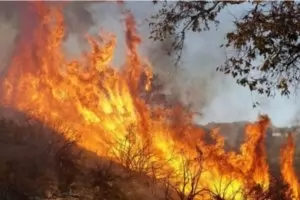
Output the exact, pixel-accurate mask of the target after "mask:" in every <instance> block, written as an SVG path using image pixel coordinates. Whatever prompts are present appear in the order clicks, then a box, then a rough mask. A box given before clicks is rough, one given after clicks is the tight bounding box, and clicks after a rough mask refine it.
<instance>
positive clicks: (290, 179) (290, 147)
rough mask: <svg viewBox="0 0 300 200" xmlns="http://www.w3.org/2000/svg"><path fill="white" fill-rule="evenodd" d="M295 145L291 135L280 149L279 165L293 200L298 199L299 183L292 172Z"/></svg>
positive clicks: (299, 193)
mask: <svg viewBox="0 0 300 200" xmlns="http://www.w3.org/2000/svg"><path fill="white" fill-rule="evenodd" d="M294 155H295V144H294V141H293V137H292V135H291V134H289V135H288V139H287V141H286V143H285V144H284V145H283V147H282V149H281V156H280V158H281V159H280V165H281V174H282V177H283V179H284V181H285V182H286V183H287V184H288V185H289V187H290V190H291V191H290V192H292V194H293V197H294V198H295V199H299V197H300V183H299V180H298V178H297V175H296V173H295V171H294V166H293V165H294Z"/></svg>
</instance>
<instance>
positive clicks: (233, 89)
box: [0, 2, 300, 126]
mask: <svg viewBox="0 0 300 200" xmlns="http://www.w3.org/2000/svg"><path fill="white" fill-rule="evenodd" d="M25 4H26V2H0V30H1V31H0V48H1V51H0V59H1V63H2V64H1V66H0V69H3V68H5V67H6V64H7V63H8V62H9V59H10V58H11V55H12V54H13V52H14V49H16V48H17V47H16V46H15V40H16V38H17V37H18V34H19V30H20V23H19V22H20V19H19V18H20V13H22V12H23V9H24V5H25ZM124 6H125V8H126V9H128V10H130V11H131V12H132V13H133V15H134V16H135V18H136V22H137V28H138V31H139V34H140V35H141V37H142V40H143V43H142V46H141V47H140V52H141V54H142V55H143V56H145V57H147V58H148V59H149V61H150V62H151V63H152V65H153V68H154V71H155V72H156V73H158V74H159V76H160V77H162V80H163V81H164V84H165V85H166V88H165V92H166V93H167V94H169V95H173V96H176V97H177V98H179V99H181V100H182V101H183V102H188V103H190V104H191V105H192V108H193V109H194V110H195V111H198V112H201V113H202V117H200V118H198V119H197V121H198V122H199V123H207V122H211V121H214V122H220V121H222V122H231V121H244V120H255V119H256V118H257V116H258V114H259V113H264V114H268V115H269V116H270V118H271V119H272V122H273V124H274V125H278V126H289V125H292V124H295V123H297V122H298V115H299V113H300V112H299V109H298V108H299V105H300V102H299V100H298V98H297V96H295V97H292V98H290V99H287V98H283V97H280V96H277V97H275V98H265V97H261V96H257V95H253V94H251V93H250V92H249V90H247V89H246V88H243V87H241V86H238V85H237V84H236V83H235V81H234V80H233V79H232V78H231V77H228V76H225V75H223V74H221V73H218V72H216V67H217V66H218V65H220V64H221V63H222V62H224V59H225V50H224V49H221V48H220V44H222V43H223V42H224V37H225V35H226V32H228V31H230V30H232V29H233V28H234V26H233V23H232V20H233V16H232V13H234V14H235V15H239V14H241V13H242V12H244V11H245V10H247V9H249V7H248V5H243V6H232V7H229V8H228V9H226V10H224V11H223V12H222V13H221V16H220V20H221V23H220V26H219V27H218V28H217V29H215V28H212V29H211V30H210V31H208V32H202V33H188V35H187V40H186V45H185V51H184V55H183V59H182V62H181V69H176V68H175V67H174V64H173V62H172V58H171V57H170V56H169V55H168V54H167V52H168V49H169V48H170V44H171V42H170V40H166V41H165V42H163V43H158V42H153V41H151V40H150V39H148V37H149V33H150V30H149V26H148V22H147V21H146V19H147V18H149V17H150V16H151V15H152V14H154V13H155V12H156V11H157V10H158V8H159V5H157V6H154V5H153V4H152V3H151V2H125V5H124ZM64 15H65V21H66V24H67V35H66V38H65V43H64V49H65V53H66V55H67V56H69V57H70V58H74V57H76V56H77V55H78V54H79V53H80V52H82V51H83V50H84V49H86V48H87V46H86V43H85V40H84V39H83V36H84V35H85V34H86V33H90V34H97V33H99V31H100V30H101V29H104V30H106V31H110V32H113V33H114V34H115V35H116V37H117V48H116V51H115V57H114V60H113V63H114V65H116V66H120V65H121V64H122V63H123V62H124V60H125V55H126V54H125V49H126V48H125V39H124V30H125V27H124V15H123V14H122V13H121V9H120V5H118V4H117V3H115V2H71V3H68V5H65V6H64ZM255 100H258V101H259V102H260V104H261V105H260V106H258V107H257V108H255V109H254V108H253V107H252V103H253V101H255Z"/></svg>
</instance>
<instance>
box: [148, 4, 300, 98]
mask: <svg viewBox="0 0 300 200" xmlns="http://www.w3.org/2000/svg"><path fill="white" fill-rule="evenodd" d="M242 3H247V4H249V7H250V10H249V11H245V12H244V14H243V15H242V16H241V17H240V18H235V20H234V24H235V30H233V31H232V32H229V33H227V35H226V42H225V43H224V44H222V45H221V46H224V47H226V48H227V49H230V50H232V49H233V50H234V53H233V54H230V55H228V56H227V58H226V61H225V62H224V64H223V65H221V66H219V67H218V68H217V70H218V71H221V72H224V73H225V74H231V75H232V76H233V77H234V78H235V79H236V80H237V83H238V84H240V85H242V86H245V87H249V89H250V90H251V91H257V92H258V93H260V94H264V95H266V96H274V95H275V93H276V91H279V92H280V93H281V95H286V96H288V95H289V94H290V93H291V91H292V90H293V89H296V87H297V86H298V84H299V78H300V69H299V67H298V65H299V61H300V43H299V39H298V37H299V32H300V24H299V23H298V21H299V20H300V2H295V1H273V2H263V1H255V2H252V3H249V2H245V1H231V2H227V1H226V2H220V1H178V2H176V3H174V2H171V3H168V2H164V5H163V7H162V8H161V9H160V10H159V12H158V13H157V14H156V15H154V16H153V17H152V20H151V22H150V27H151V28H152V32H151V33H152V35H151V38H153V39H154V40H165V39H166V38H168V37H171V38H173V39H174V40H173V50H174V51H175V52H176V53H177V58H178V59H177V61H178V60H179V59H180V58H181V52H182V49H183V47H184V40H185V35H186V32H187V31H193V32H201V31H204V30H209V29H210V27H211V26H212V25H213V24H216V25H218V23H222V19H220V20H221V21H218V20H217V17H218V14H219V13H220V12H221V11H222V10H223V9H224V8H225V7H227V6H229V5H233V4H242Z"/></svg>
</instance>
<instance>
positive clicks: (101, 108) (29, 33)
mask: <svg viewBox="0 0 300 200" xmlns="http://www.w3.org/2000/svg"><path fill="white" fill-rule="evenodd" d="M34 5H35V6H34V8H35V10H36V12H34V15H35V19H37V20H36V22H35V23H34V27H33V28H32V29H30V30H28V26H24V27H23V30H21V31H23V33H24V34H22V35H21V37H20V38H19V44H18V45H17V47H18V49H17V50H16V52H15V57H14V58H13V59H12V61H11V64H10V67H9V69H8V72H7V75H6V77H5V79H4V80H3V82H2V97H1V103H2V104H3V105H6V106H11V107H14V108H17V109H19V110H20V111H23V112H27V113H29V114H31V115H32V116H34V117H36V118H38V119H40V120H43V122H44V123H46V124H48V125H49V126H51V125H52V124H53V123H57V122H59V123H63V125H64V126H65V127H69V128H71V129H72V130H73V131H74V132H75V133H76V134H77V136H79V137H78V139H77V143H78V145H80V146H82V147H84V148H85V149H87V150H89V151H92V152H95V153H97V154H98V155H100V156H110V157H111V159H115V160H116V161H118V162H121V163H122V164H125V165H128V166H129V167H132V168H134V166H135V167H137V166H139V169H142V170H144V171H145V172H147V173H150V175H153V176H156V177H157V178H165V177H167V175H168V178H169V180H170V181H171V183H172V184H173V185H174V186H176V188H177V189H178V190H182V192H183V193H184V194H185V195H193V194H192V193H191V192H192V191H194V192H195V191H199V193H202V192H203V194H201V195H199V197H197V198H198V199H211V195H212V194H214V195H216V194H219V195H221V196H222V198H224V199H226V198H228V199H229V198H230V199H232V198H235V199H244V195H245V194H246V193H247V192H248V190H250V188H251V187H253V186H255V185H257V184H258V185H260V186H261V187H262V189H263V190H267V189H268V188H269V186H270V175H269V167H268V164H267V162H266V151H265V147H264V141H265V134H266V129H267V127H268V124H269V119H268V118H267V117H265V116H262V117H260V119H259V120H258V122H256V123H253V124H249V125H248V126H247V128H246V139H245V142H244V144H243V145H242V146H241V149H240V153H235V152H226V151H225V150H224V139H223V138H222V137H221V136H220V135H218V131H217V130H215V131H214V132H212V134H211V137H212V138H213V139H214V144H208V143H207V142H205V140H204V139H203V136H204V132H203V131H202V130H201V129H200V128H197V127H196V126H195V125H194V124H193V122H192V117H193V116H192V114H191V113H189V112H187V111H185V110H184V109H183V108H182V107H180V106H175V107H173V108H165V107H163V106H161V105H156V106H153V105H149V104H147V103H146V101H145V100H144V98H143V97H142V95H141V92H146V93H147V92H148V93H149V92H151V83H152V82H151V81H152V77H153V74H152V70H151V65H150V64H149V63H148V61H147V59H146V58H144V57H142V56H141V55H140V54H139V53H138V46H139V44H140V43H141V42H142V41H141V38H140V37H139V36H138V34H137V30H136V28H135V21H134V18H133V16H132V15H131V14H130V13H127V14H126V16H127V18H126V32H125V34H126V44H127V55H126V56H127V59H126V62H125V63H124V65H123V66H122V67H121V69H119V70H118V69H117V68H116V67H114V66H112V64H111V60H112V58H113V56H114V50H115V48H116V38H115V36H114V35H113V34H110V33H102V34H100V35H99V37H97V38H96V37H91V36H89V37H87V40H88V42H89V44H90V46H91V50H90V51H89V52H87V53H86V54H84V55H82V57H81V58H79V59H77V60H72V61H69V60H67V59H66V58H65V56H64V52H63V50H62V43H63V37H64V32H65V28H64V18H63V15H62V13H61V11H60V8H57V7H49V6H46V5H45V4H44V3H42V2H36V3H35V4H34ZM24 19H26V17H24ZM53 128H55V127H53ZM66 137H68V135H66ZM291 141H292V140H291V138H290V139H289V142H288V144H287V146H288V147H286V148H285V150H284V151H283V154H284V155H283V156H282V158H284V159H282V163H283V164H282V165H283V168H282V173H283V175H284V176H286V179H285V180H286V182H287V183H288V184H290V187H291V188H292V190H293V193H294V194H295V195H296V196H297V197H299V196H298V193H299V191H298V190H297V189H298V188H299V185H297V184H298V182H297V180H296V179H295V174H294V173H291V172H293V171H292V161H291V160H292V157H293V150H292V147H293V143H292V142H291ZM112 147H113V148H112ZM146 147H147V148H146ZM129 148H131V151H132V152H136V153H141V150H143V151H142V153H145V154H147V155H151V156H149V159H148V160H144V161H143V162H142V161H141V157H139V158H137V156H132V158H131V160H128V159H127V160H122V153H124V152H126V150H127V149H129ZM111 149H112V151H109V150H111ZM141 163H142V164H143V165H142V166H141V165H140V164H141ZM149 169H152V170H149ZM200 174H201V175H200ZM196 180H197V181H196ZM195 183H197V184H195ZM207 190H209V191H210V192H209V193H205V191H207Z"/></svg>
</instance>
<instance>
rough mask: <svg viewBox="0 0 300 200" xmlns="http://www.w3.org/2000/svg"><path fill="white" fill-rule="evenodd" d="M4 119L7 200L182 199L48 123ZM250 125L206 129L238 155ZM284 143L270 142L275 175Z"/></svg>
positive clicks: (3, 192) (0, 172)
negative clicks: (90, 150)
mask: <svg viewBox="0 0 300 200" xmlns="http://www.w3.org/2000/svg"><path fill="white" fill-rule="evenodd" d="M2 115H4V116H5V119H2V120H1V121H0V132H1V134H0V142H1V145H0V199H1V200H5V199H7V200H26V199H39V200H42V199H45V200H46V199H53V200H54V199H55V200H60V199H61V200H62V199H68V200H73V199H80V200H93V199H101V200H102V199H103V200H105V199H106V200H140V199H143V200H153V199H156V200H166V199H169V200H170V199H172V200H177V199H179V198H178V196H177V195H175V193H174V191H172V190H171V191H169V195H171V196H173V197H172V198H170V196H169V197H166V191H167V190H170V189H169V188H165V186H163V185H162V184H161V182H160V181H159V180H155V179H153V178H150V177H149V176H146V175H145V174H143V173H140V172H134V171H132V170H129V169H128V168H125V167H123V166H121V165H119V164H117V163H114V162H112V161H110V160H108V159H107V158H104V157H99V156H98V155H96V154H95V153H93V152H89V151H87V150H86V149H83V148H82V147H80V146H78V145H77V144H76V143H74V141H73V140H72V139H66V138H63V137H62V136H61V135H62V134H60V133H58V132H56V131H54V130H52V129H51V128H49V127H46V126H45V125H43V124H42V123H40V122H38V121H36V120H35V121H34V123H32V122H31V121H30V120H28V118H26V116H24V114H23V113H19V112H17V111H14V110H11V109H4V110H3V109H2ZM11 119H14V120H11ZM15 119H18V120H15ZM245 124H246V122H234V123H210V124H207V125H205V126H203V127H202V128H204V129H205V130H206V131H208V132H209V130H210V129H212V128H215V127H218V128H220V133H221V134H222V135H223V136H224V138H225V140H226V145H227V148H228V149H236V150H237V149H238V146H239V144H240V143H241V142H242V141H243V132H244V125H245ZM275 130H276V131H278V128H274V127H272V128H270V130H269V133H268V134H269V135H271V134H270V133H272V132H273V131H275ZM283 130H284V131H287V130H288V129H283ZM283 141H284V138H283V137H272V136H268V138H267V149H268V153H269V155H270V156H269V160H270V162H271V164H272V166H273V165H274V167H271V168H274V169H275V171H276V166H277V163H278V155H277V153H278V152H279V151H277V150H279V145H280V144H281V143H282V142H283ZM275 149H276V151H274V150H275ZM216 199H217V198H216Z"/></svg>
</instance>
